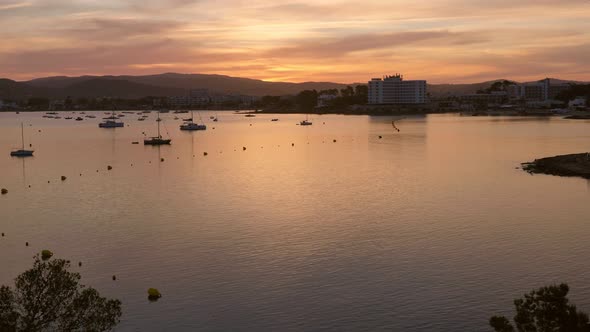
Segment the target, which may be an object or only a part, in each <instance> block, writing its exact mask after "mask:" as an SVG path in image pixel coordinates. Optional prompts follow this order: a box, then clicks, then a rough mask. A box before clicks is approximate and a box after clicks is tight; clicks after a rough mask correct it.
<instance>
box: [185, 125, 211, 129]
mask: <svg viewBox="0 0 590 332" xmlns="http://www.w3.org/2000/svg"><path fill="white" fill-rule="evenodd" d="M180 130H207V126H205V125H194V126H193V125H181V126H180Z"/></svg>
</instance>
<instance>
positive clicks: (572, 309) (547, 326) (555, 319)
mask: <svg viewBox="0 0 590 332" xmlns="http://www.w3.org/2000/svg"><path fill="white" fill-rule="evenodd" d="M568 292H569V287H568V285H567V284H560V285H551V286H547V287H542V288H539V289H537V290H533V291H531V292H530V293H528V294H525V295H524V298H522V299H516V300H514V306H515V307H516V316H514V323H515V325H516V331H518V332H588V331H590V325H589V323H588V315H587V314H585V313H583V312H581V311H578V310H577V309H576V306H575V305H573V304H569V300H568V298H567V293H568ZM490 325H491V326H492V327H493V328H494V331H496V332H514V331H515V329H514V327H513V326H512V324H511V323H510V321H509V320H508V319H507V318H506V317H503V316H493V317H492V318H490Z"/></svg>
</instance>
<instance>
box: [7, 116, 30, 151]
mask: <svg viewBox="0 0 590 332" xmlns="http://www.w3.org/2000/svg"><path fill="white" fill-rule="evenodd" d="M20 131H21V143H22V148H21V149H20V150H14V151H11V152H10V155H11V156H12V157H32V156H33V152H35V151H33V150H25V126H24V125H23V123H22V122H21V124H20Z"/></svg>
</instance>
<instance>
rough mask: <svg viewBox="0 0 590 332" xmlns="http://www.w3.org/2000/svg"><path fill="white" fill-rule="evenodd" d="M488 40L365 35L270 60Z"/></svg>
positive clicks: (307, 44)
mask: <svg viewBox="0 0 590 332" xmlns="http://www.w3.org/2000/svg"><path fill="white" fill-rule="evenodd" d="M484 41H486V38H483V37H482V36H481V35H478V34H470V33H463V32H450V31H410V32H394V33H384V34H363V35H353V36H346V37H342V38H332V39H330V38H322V39H316V40H305V41H297V42H294V43H293V44H295V45H294V46H288V47H283V48H277V49H272V50H270V51H269V52H268V53H267V56H269V57H322V56H333V57H339V56H342V55H346V54H348V53H351V52H358V51H366V50H378V49H384V48H388V49H398V48H402V47H409V46H410V45H424V44H427V45H428V46H429V47H432V46H433V45H441V44H444V45H469V44H476V43H481V42H484Z"/></svg>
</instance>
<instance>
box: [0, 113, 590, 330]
mask: <svg viewBox="0 0 590 332" xmlns="http://www.w3.org/2000/svg"><path fill="white" fill-rule="evenodd" d="M204 114H207V113H206V112H204ZM209 114H211V115H213V114H214V112H211V113H209ZM209 114H207V116H203V119H204V120H205V121H207V119H208V118H209V116H208V115H209ZM21 116H22V117H24V118H26V119H27V121H30V122H31V123H32V124H34V127H35V128H40V129H42V132H41V133H38V132H37V131H34V133H33V134H34V135H33V139H34V140H35V149H36V156H35V158H34V159H31V160H27V161H24V160H17V159H11V158H9V156H8V153H7V151H9V148H10V146H11V144H12V142H13V141H14V137H13V136H14V135H18V128H19V127H18V126H19V123H20V119H19V118H16V117H14V115H10V114H0V127H2V130H0V151H5V152H6V153H4V154H3V155H0V169H1V170H2V172H3V173H2V177H1V179H0V182H1V183H0V184H1V185H2V187H6V188H8V189H9V194H8V195H5V196H2V197H0V211H2V218H0V228H1V229H2V231H3V232H6V233H7V234H10V238H8V239H3V240H2V241H0V249H1V250H0V262H1V263H2V269H0V283H8V282H12V281H13V279H14V277H15V276H16V275H17V274H18V273H19V272H22V271H23V270H24V269H25V268H27V267H28V266H29V265H30V257H31V256H32V255H33V254H34V252H37V251H38V250H40V249H47V248H49V249H51V250H52V251H53V252H55V253H56V254H57V255H58V256H63V257H65V258H67V259H71V260H73V261H84V262H85V263H84V266H83V267H80V269H79V271H80V272H81V273H82V275H83V277H84V283H85V284H88V285H90V286H94V287H97V288H98V289H100V290H101V293H103V294H105V295H107V296H109V297H118V298H120V299H121V300H123V303H124V304H125V309H124V310H125V314H124V318H123V322H122V323H121V327H120V329H121V330H123V331H127V330H235V329H242V330H259V331H262V330H301V329H304V330H314V329H328V330H347V329H349V330H379V329H390V330H399V331H404V330H433V331H450V330H466V331H474V330H475V331H479V330H485V329H486V328H487V319H488V318H489V316H490V315H491V314H494V313H497V312H498V308H505V307H506V303H509V301H510V300H511V299H512V298H513V297H515V296H514V294H520V293H522V292H523V290H526V289H530V288H532V287H537V286H541V285H544V284H546V283H548V282H551V281H554V280H558V281H561V280H563V281H567V282H569V283H570V285H571V286H572V289H573V293H572V300H573V301H574V302H575V303H577V304H578V305H579V306H581V307H588V306H589V305H590V288H588V287H583V286H582V285H585V284H587V279H588V278H587V264H586V262H585V261H584V260H583V259H580V257H586V256H589V255H590V247H588V246H587V245H585V244H586V243H587V241H586V239H587V238H588V237H589V236H590V227H589V226H588V225H587V216H588V214H589V213H590V206H588V204H587V200H588V197H590V182H589V181H585V180H581V179H576V178H559V177H552V176H542V175H540V176H534V177H531V176H529V175H527V174H526V173H525V172H523V171H522V170H520V169H515V166H518V165H520V163H521V162H523V161H530V160H532V159H534V158H535V157H542V156H547V155H555V154H561V153H569V152H579V151H585V150H587V141H588V134H587V124H584V123H580V122H573V121H562V120H560V119H555V120H553V121H545V120H540V121H531V120H530V119H527V120H526V121H514V119H505V122H496V121H490V119H482V118H477V117H458V116H455V115H435V116H428V117H409V118H406V119H403V120H401V121H399V124H398V127H399V128H400V132H397V131H394V130H393V128H392V126H391V118H387V117H364V116H358V117H357V116H332V115H325V116H318V117H314V124H313V125H312V126H308V127H300V126H297V125H296V123H297V122H298V121H299V120H300V119H301V116H299V115H281V116H277V115H259V116H257V117H256V118H244V117H243V115H233V114H227V115H225V114H224V115H223V121H222V122H221V121H220V122H219V123H217V124H215V127H216V129H215V130H213V129H208V130H207V131H204V132H194V133H184V132H180V131H177V130H176V128H174V129H173V128H172V126H169V127H170V128H168V130H170V134H171V136H173V144H172V145H171V146H163V147H159V146H156V147H151V146H143V145H142V144H137V145H135V144H131V142H132V141H136V140H137V138H138V137H142V131H143V130H144V129H147V128H152V126H153V122H152V123H151V124H150V125H149V127H148V125H147V124H142V122H141V121H132V116H129V118H126V121H128V123H129V124H130V126H129V127H125V128H117V129H115V130H112V131H109V130H100V129H99V128H98V127H97V123H98V120H92V119H88V120H84V121H81V122H79V123H75V122H67V121H65V120H63V121H58V120H51V119H42V118H40V115H39V114H21ZM162 116H163V117H164V118H165V119H166V120H168V121H170V122H169V123H173V122H172V121H171V120H170V118H171V117H173V116H174V115H165V114H163V115H162ZM273 117H280V121H278V122H271V121H270V119H271V118H273ZM99 118H100V117H99ZM324 122H325V123H326V124H325V125H324V124H323V123H324ZM146 123H147V121H146ZM208 124H210V125H211V123H208ZM250 124H252V126H250ZM316 124H317V125H316ZM506 124H509V125H506ZM144 127H145V128H144ZM148 132H149V130H148ZM197 135H198V136H197ZM379 136H381V137H382V138H381V139H379ZM334 140H336V142H334ZM242 147H247V149H246V150H245V151H243V150H242ZM261 147H263V148H261ZM154 149H157V151H155V150H154ZM205 151H208V152H209V155H208V156H207V157H205V156H203V152H205ZM220 152H223V153H220ZM193 155H195V157H192V156H193ZM161 158H164V159H165V161H164V162H161V161H160V160H161ZM531 158H532V159H531ZM154 163H157V166H156V165H153V164H154ZM131 164H133V166H131ZM106 165H112V166H113V170H112V171H110V172H109V171H106ZM96 170H100V171H99V172H96ZM79 173H83V174H84V175H83V176H77V175H78V174H79ZM61 175H65V176H68V180H67V181H66V182H64V183H61V182H59V181H51V183H47V180H48V179H59V176H61ZM23 183H24V184H32V188H31V189H27V190H25V189H24V188H22V187H23V186H22V184H23ZM564 211H567V213H566V212H564ZM556 221H559V222H556ZM24 241H28V242H30V243H31V244H32V245H31V247H24V246H23V245H22V243H23V242H24ZM86 262H87V263H86ZM114 274H116V275H117V282H112V279H111V277H112V275H114ZM149 287H157V288H158V289H160V290H162V292H163V293H164V294H165V297H164V298H162V300H161V301H158V302H157V303H151V304H150V303H146V302H147V301H145V290H146V289H147V288H149ZM302 317H303V318H302Z"/></svg>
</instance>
